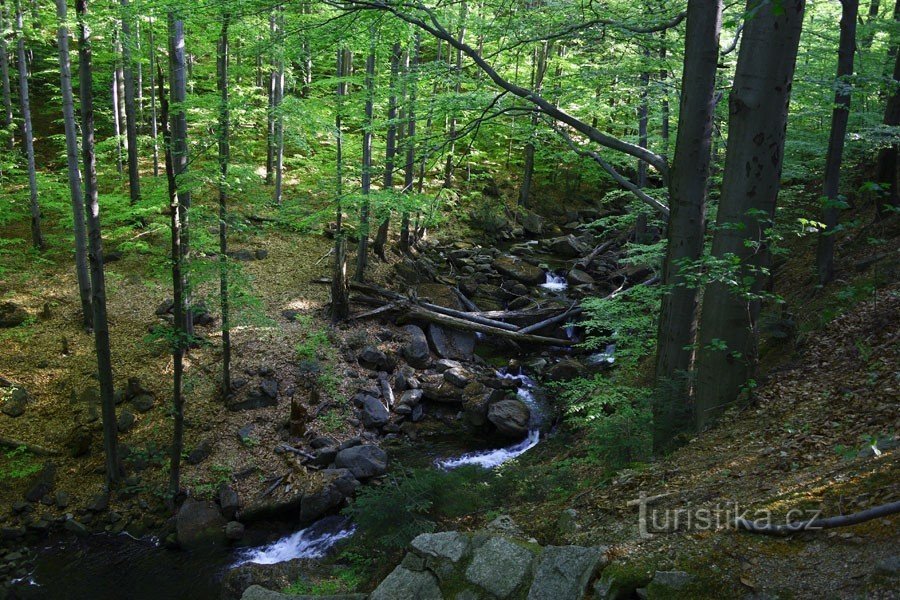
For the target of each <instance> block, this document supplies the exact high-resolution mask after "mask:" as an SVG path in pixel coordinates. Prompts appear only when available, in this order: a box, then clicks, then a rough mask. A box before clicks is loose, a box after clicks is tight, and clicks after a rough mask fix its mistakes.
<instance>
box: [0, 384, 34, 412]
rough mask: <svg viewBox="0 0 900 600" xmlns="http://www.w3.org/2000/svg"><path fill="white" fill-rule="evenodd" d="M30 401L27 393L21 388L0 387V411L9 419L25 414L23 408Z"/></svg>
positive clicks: (14, 386)
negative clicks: (0, 404) (0, 402)
mask: <svg viewBox="0 0 900 600" xmlns="http://www.w3.org/2000/svg"><path fill="white" fill-rule="evenodd" d="M30 400H31V397H30V396H29V395H28V392H27V391H26V390H25V388H23V387H21V386H18V385H10V386H6V387H0V401H2V402H3V404H2V406H0V411H2V412H3V414H5V415H7V416H9V417H13V418H15V417H21V416H22V415H23V414H25V408H26V406H27V405H28V402H29V401H30Z"/></svg>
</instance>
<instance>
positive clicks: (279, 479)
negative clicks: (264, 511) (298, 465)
mask: <svg viewBox="0 0 900 600" xmlns="http://www.w3.org/2000/svg"><path fill="white" fill-rule="evenodd" d="M287 476H288V474H287V473H285V474H284V475H282V476H281V477H276V478H275V482H274V483H272V485H270V486H269V487H268V488H266V491H265V492H263V493H262V496H260V497H261V498H265V497H266V496H268V495H269V494H271V493H272V492H274V491H275V488H277V487H278V486H279V485H281V482H282V481H284V478H285V477H287Z"/></svg>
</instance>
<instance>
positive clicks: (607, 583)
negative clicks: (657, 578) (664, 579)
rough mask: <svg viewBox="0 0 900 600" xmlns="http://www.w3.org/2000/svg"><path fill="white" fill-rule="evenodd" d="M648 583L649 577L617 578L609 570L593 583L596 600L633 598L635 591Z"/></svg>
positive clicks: (604, 571) (605, 570) (625, 599)
mask: <svg viewBox="0 0 900 600" xmlns="http://www.w3.org/2000/svg"><path fill="white" fill-rule="evenodd" d="M648 583H650V577H649V576H647V577H646V578H641V579H633V578H630V577H629V578H622V577H617V576H616V573H614V572H612V571H611V570H610V569H604V570H603V573H601V574H600V578H599V579H598V580H597V581H596V582H595V583H594V586H593V589H594V597H595V598H596V600H627V599H628V598H633V597H634V595H635V590H637V589H638V588H639V587H643V586H646V585H647V584H648Z"/></svg>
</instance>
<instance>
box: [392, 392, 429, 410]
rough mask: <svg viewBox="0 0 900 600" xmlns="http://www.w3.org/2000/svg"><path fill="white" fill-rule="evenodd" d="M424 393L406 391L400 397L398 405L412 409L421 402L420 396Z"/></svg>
mask: <svg viewBox="0 0 900 600" xmlns="http://www.w3.org/2000/svg"><path fill="white" fill-rule="evenodd" d="M424 393H425V392H423V391H422V390H406V391H405V392H403V395H402V396H400V402H398V405H405V406H409V407H413V406H415V405H417V404H419V403H420V402H421V401H422V395H423V394H424Z"/></svg>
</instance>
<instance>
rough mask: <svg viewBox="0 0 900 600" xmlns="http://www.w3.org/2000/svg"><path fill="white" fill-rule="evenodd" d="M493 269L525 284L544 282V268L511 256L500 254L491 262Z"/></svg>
mask: <svg viewBox="0 0 900 600" xmlns="http://www.w3.org/2000/svg"><path fill="white" fill-rule="evenodd" d="M491 266H492V267H493V268H494V270H495V271H497V272H498V273H500V274H501V275H505V276H506V277H511V278H512V279H515V280H516V281H519V282H521V283H524V284H525V285H532V286H534V285H538V284H541V283H544V279H545V275H544V270H543V269H542V268H540V267H537V266H535V265H531V264H528V263H526V262H523V261H517V260H515V259H514V258H512V257H511V256H500V257H498V258H496V259H494V261H493V262H492V263H491Z"/></svg>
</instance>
